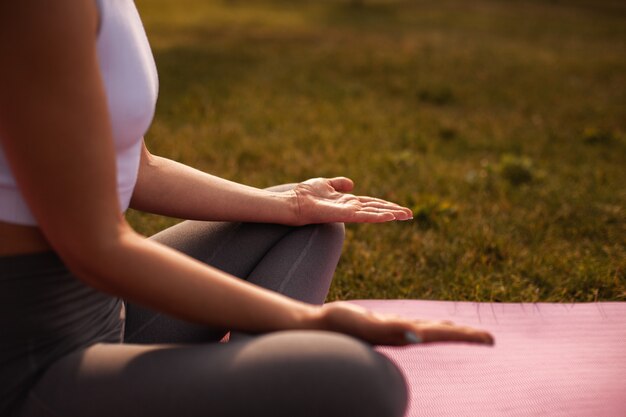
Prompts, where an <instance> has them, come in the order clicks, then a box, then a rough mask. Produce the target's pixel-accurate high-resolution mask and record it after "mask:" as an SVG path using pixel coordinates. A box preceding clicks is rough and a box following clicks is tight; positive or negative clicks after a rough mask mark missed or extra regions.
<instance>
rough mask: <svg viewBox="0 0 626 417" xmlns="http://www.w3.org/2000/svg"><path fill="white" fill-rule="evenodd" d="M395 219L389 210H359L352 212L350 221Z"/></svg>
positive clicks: (363, 221)
mask: <svg viewBox="0 0 626 417" xmlns="http://www.w3.org/2000/svg"><path fill="white" fill-rule="evenodd" d="M395 219H396V218H395V216H394V215H393V213H390V212H380V211H373V210H359V211H356V212H354V214H353V215H352V218H351V219H350V221H351V222H354V223H384V222H390V221H392V220H395Z"/></svg>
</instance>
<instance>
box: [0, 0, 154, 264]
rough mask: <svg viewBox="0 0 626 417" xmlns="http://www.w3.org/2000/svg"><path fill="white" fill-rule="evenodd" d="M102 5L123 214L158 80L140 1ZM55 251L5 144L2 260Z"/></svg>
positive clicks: (101, 39) (103, 59) (105, 74)
mask: <svg viewBox="0 0 626 417" xmlns="http://www.w3.org/2000/svg"><path fill="white" fill-rule="evenodd" d="M97 3H98V6H99V11H100V28H99V33H98V38H97V41H96V47H97V53H98V59H99V64H100V71H101V75H102V80H103V83H104V89H105V92H106V96H107V101H108V110H109V116H110V119H111V126H112V130H113V140H114V142H115V148H116V154H117V161H116V163H117V183H118V194H119V197H120V210H122V211H124V210H126V209H127V208H128V205H129V203H130V198H131V196H132V192H133V188H134V186H135V182H136V179H137V170H138V167H139V159H140V152H141V138H142V136H143V134H144V133H145V131H146V130H147V128H148V126H149V125H150V122H151V121H152V116H153V114H154V107H155V104H156V97H157V92H158V79H157V73H156V68H155V65H154V59H153V57H152V53H151V50H150V47H149V45H148V41H147V39H146V35H145V32H144V29H143V25H142V23H141V20H140V18H139V15H138V13H137V10H136V8H135V5H134V2H133V1H132V0H100V1H98V2H97ZM76 175H80V173H76ZM50 249H51V248H50V246H49V244H48V242H47V240H46V239H45V237H44V235H43V234H42V233H41V231H40V230H39V228H38V227H37V222H36V220H35V219H34V217H33V216H32V213H31V212H30V210H29V208H28V206H27V204H26V202H25V201H24V199H23V197H22V195H21V193H20V191H19V188H18V186H17V185H16V183H15V180H14V178H13V175H12V173H11V171H10V169H9V167H8V162H7V160H6V156H5V154H4V152H3V150H2V147H1V146H0V256H10V255H16V254H23V253H34V252H42V251H46V250H50Z"/></svg>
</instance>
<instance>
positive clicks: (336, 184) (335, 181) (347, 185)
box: [328, 177, 354, 193]
mask: <svg viewBox="0 0 626 417" xmlns="http://www.w3.org/2000/svg"><path fill="white" fill-rule="evenodd" d="M328 182H330V185H331V186H332V187H333V188H334V189H335V190H336V191H339V192H342V193H345V192H348V191H352V189H353V188H354V182H352V180H351V179H350V178H346V177H335V178H329V179H328Z"/></svg>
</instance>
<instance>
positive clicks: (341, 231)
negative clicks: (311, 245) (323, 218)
mask: <svg viewBox="0 0 626 417" xmlns="http://www.w3.org/2000/svg"><path fill="white" fill-rule="evenodd" d="M315 227H316V228H317V236H318V239H319V240H321V245H323V246H322V247H326V248H333V249H334V250H336V251H338V252H339V253H341V249H342V247H343V241H344V239H345V237H346V228H345V226H344V224H343V223H322V224H317V225H315Z"/></svg>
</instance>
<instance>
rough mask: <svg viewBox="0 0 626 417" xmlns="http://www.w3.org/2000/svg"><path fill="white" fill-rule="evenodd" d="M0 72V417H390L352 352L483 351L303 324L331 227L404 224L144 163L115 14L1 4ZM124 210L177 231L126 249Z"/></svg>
mask: <svg viewBox="0 0 626 417" xmlns="http://www.w3.org/2000/svg"><path fill="white" fill-rule="evenodd" d="M0 57H1V58H0V59H1V62H2V65H0V145H1V147H0V320H1V321H0V330H1V332H2V333H1V336H0V414H2V415H3V416H4V415H17V416H23V417H27V416H115V415H124V416H171V415H181V416H183V415H184V416H196V415H198V416H200V415H202V416H207V415H215V416H248V415H259V416H261V415H271V416H334V415H337V416H339V415H341V416H345V415H354V416H378V417H380V416H400V415H402V414H403V412H404V409H405V407H406V388H405V386H404V382H403V379H402V377H401V375H400V373H399V372H398V370H397V369H396V368H395V367H394V366H393V365H392V364H391V363H390V362H389V361H388V360H386V359H385V358H384V357H382V356H381V355H379V354H377V353H375V352H374V351H373V350H372V349H371V348H370V347H369V346H368V345H367V344H365V343H363V342H362V341H365V342H369V343H376V344H390V345H404V344H408V343H411V342H419V341H422V342H435V341H461V342H474V343H484V344H491V343H493V340H492V338H491V336H490V335H489V334H488V333H486V332H482V331H479V330H474V329H470V328H465V327H459V326H455V325H453V324H451V323H443V322H429V321H409V320H403V319H400V318H394V317H386V316H379V315H374V314H371V313H369V312H367V311H365V310H362V309H360V308H357V307H354V306H350V305H346V304H341V303H331V304H328V305H324V306H320V305H321V304H322V303H323V300H324V297H325V296H326V292H327V290H328V286H329V285H330V280H331V277H332V274H333V271H334V268H335V266H336V263H337V259H338V257H339V252H340V249H341V243H342V239H343V226H342V225H341V222H385V221H391V220H406V219H409V218H410V217H411V213H410V211H409V210H408V209H406V208H403V207H400V206H398V205H396V204H393V203H390V202H386V201H383V200H379V199H374V198H370V197H356V196H354V195H351V194H347V193H348V192H350V191H351V189H352V187H353V184H352V182H351V181H350V180H349V179H347V178H343V177H338V178H333V179H312V180H309V181H305V182H303V183H300V184H297V185H295V186H291V187H280V188H277V189H271V190H258V189H255V188H251V187H247V186H243V185H240V184H236V183H232V182H229V181H226V180H223V179H220V178H216V177H213V176H211V175H208V174H204V173H201V172H199V171H196V170H193V169H191V168H188V167H186V166H183V165H181V164H178V163H175V162H173V161H170V160H167V159H164V158H160V157H157V156H153V155H151V154H150V153H149V152H148V151H147V150H146V148H145V146H144V145H143V138H142V136H143V134H144V132H145V131H146V129H147V128H148V126H149V124H150V121H151V119H152V115H153V109H154V104H155V101H156V91H157V80H156V71H155V68H154V63H153V60H152V55H151V52H150V49H149V46H148V43H147V40H146V38H145V34H144V32H143V28H142V26H141V22H140V20H139V17H138V15H137V12H136V9H135V7H134V4H133V2H132V1H131V0H101V1H100V2H96V1H94V0H55V1H54V2H51V1H48V0H21V1H16V2H2V3H1V5H0ZM129 206H130V207H134V208H137V209H141V210H146V211H150V212H154V213H160V214H165V215H170V216H177V217H180V218H186V219H194V220H195V221H186V222H183V223H181V224H179V225H177V226H175V227H173V228H171V229H168V230H166V231H164V232H162V233H160V234H158V235H157V236H155V237H153V238H151V239H145V238H143V237H142V236H140V235H138V234H137V233H135V232H134V231H133V230H132V229H131V228H130V227H129V226H128V224H127V223H126V222H125V220H124V217H123V215H122V213H123V211H124V210H125V209H126V208H127V207H129ZM209 220H211V221H219V222H209ZM234 222H245V223H234ZM235 276H238V277H239V278H241V279H238V278H235ZM120 299H124V300H128V301H129V304H128V306H127V308H125V306H124V304H123V303H122V302H121V301H120ZM139 306H142V307H139ZM125 315H126V318H124V316H125ZM124 327H125V328H124ZM227 330H235V331H237V332H234V333H233V335H234V336H233V338H232V340H231V342H229V343H215V342H217V341H219V340H220V339H221V338H222V336H223V335H224V334H225V333H226V331H227ZM245 334H258V336H255V337H252V336H246V335H245ZM358 339H360V340H361V341H359V340H358Z"/></svg>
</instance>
